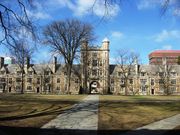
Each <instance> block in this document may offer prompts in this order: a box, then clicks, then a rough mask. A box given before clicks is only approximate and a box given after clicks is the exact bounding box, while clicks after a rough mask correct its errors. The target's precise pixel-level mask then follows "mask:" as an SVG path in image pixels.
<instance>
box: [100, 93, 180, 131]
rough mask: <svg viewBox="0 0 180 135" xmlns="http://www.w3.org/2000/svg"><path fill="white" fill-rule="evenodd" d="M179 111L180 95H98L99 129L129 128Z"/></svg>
mask: <svg viewBox="0 0 180 135" xmlns="http://www.w3.org/2000/svg"><path fill="white" fill-rule="evenodd" d="M178 113H180V96H113V95H111V96H110V95H109V96H108V95H106V96H100V105H99V122H98V127H99V129H100V130H130V129H135V128H138V127H141V126H143V125H146V124H149V123H151V122H154V121H158V120H161V119H163V118H167V117H170V116H173V115H175V114H178Z"/></svg>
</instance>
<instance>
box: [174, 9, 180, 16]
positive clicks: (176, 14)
mask: <svg viewBox="0 0 180 135" xmlns="http://www.w3.org/2000/svg"><path fill="white" fill-rule="evenodd" d="M173 14H174V15H175V16H179V17H180V8H179V9H175V10H174V12H173Z"/></svg>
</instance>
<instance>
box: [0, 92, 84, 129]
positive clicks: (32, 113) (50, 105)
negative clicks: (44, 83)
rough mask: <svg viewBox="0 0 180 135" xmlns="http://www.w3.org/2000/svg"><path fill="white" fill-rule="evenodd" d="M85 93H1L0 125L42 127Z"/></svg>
mask: <svg viewBox="0 0 180 135" xmlns="http://www.w3.org/2000/svg"><path fill="white" fill-rule="evenodd" d="M84 97H85V95H37V94H36V95H35V94H1V95H0V126H10V127H41V126H42V125H44V124H45V123H47V122H48V121H50V120H51V119H53V118H55V117H56V116H57V115H59V114H60V113H62V111H64V110H66V109H69V108H71V107H72V106H73V105H74V104H75V103H77V102H79V101H80V100H81V99H83V98H84Z"/></svg>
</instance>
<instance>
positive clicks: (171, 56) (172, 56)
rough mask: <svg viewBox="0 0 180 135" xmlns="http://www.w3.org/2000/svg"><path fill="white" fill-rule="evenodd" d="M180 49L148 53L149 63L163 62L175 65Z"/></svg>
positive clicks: (179, 55)
mask: <svg viewBox="0 0 180 135" xmlns="http://www.w3.org/2000/svg"><path fill="white" fill-rule="evenodd" d="M178 57H180V50H157V51H153V52H151V53H150V54H149V64H153V65H158V64H159V65H162V64H163V63H167V64H173V65H177V63H178Z"/></svg>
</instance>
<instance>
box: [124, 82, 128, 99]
mask: <svg viewBox="0 0 180 135" xmlns="http://www.w3.org/2000/svg"><path fill="white" fill-rule="evenodd" d="M124 85H125V95H126V96H127V95H128V86H127V80H125V82H124Z"/></svg>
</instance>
